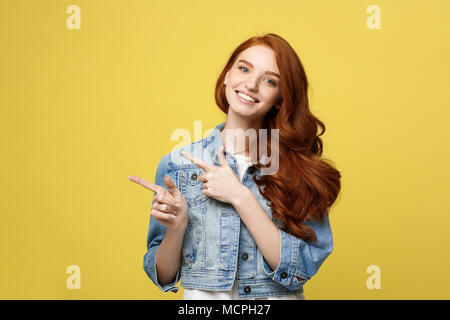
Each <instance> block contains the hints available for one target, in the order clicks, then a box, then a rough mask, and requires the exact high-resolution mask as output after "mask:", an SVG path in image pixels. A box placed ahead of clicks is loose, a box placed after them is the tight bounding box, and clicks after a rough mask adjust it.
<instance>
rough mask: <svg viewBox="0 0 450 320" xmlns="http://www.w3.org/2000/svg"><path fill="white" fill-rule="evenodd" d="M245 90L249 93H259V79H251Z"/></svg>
mask: <svg viewBox="0 0 450 320" xmlns="http://www.w3.org/2000/svg"><path fill="white" fill-rule="evenodd" d="M245 88H246V89H247V90H248V91H254V92H256V91H258V77H254V78H253V79H249V80H248V81H247V83H246V84H245Z"/></svg>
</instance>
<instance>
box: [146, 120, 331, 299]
mask: <svg viewBox="0 0 450 320" xmlns="http://www.w3.org/2000/svg"><path fill="white" fill-rule="evenodd" d="M224 126H225V123H221V124H219V125H218V126H217V127H216V128H215V129H214V130H213V131H212V133H211V134H210V135H209V136H208V137H206V138H204V139H202V140H199V141H197V142H194V143H191V144H190V145H188V146H186V147H183V148H180V149H177V150H174V151H172V152H171V153H169V154H167V155H165V156H163V157H162V159H161V161H160V163H159V165H158V169H157V172H156V178H155V184H157V185H159V186H162V187H164V188H166V186H165V184H164V180H163V178H164V174H168V175H169V177H170V178H171V180H172V181H173V182H174V183H175V184H176V186H177V188H178V189H179V190H180V191H181V193H182V194H183V196H184V198H185V199H186V202H187V204H188V210H189V211H188V212H189V214H188V215H189V217H188V224H187V227H186V231H185V234H184V240H183V249H182V254H181V257H180V258H181V263H180V268H179V269H178V272H177V275H176V277H175V278H174V280H173V282H171V283H169V284H166V285H164V286H162V285H161V284H160V283H159V282H158V277H157V273H156V265H155V256H156V250H157V249H158V247H159V245H160V243H161V241H162V240H163V238H164V233H165V229H166V228H165V227H164V226H163V225H162V224H160V223H159V222H158V221H156V220H155V219H152V218H150V222H149V230H148V236H147V252H146V253H145V255H144V270H145V272H146V274H147V275H148V277H149V278H150V279H151V280H152V281H153V283H154V284H155V285H156V286H157V287H158V288H160V289H161V290H162V291H163V292H168V291H173V292H177V291H178V289H179V288H178V287H175V285H176V284H177V283H178V281H179V280H180V277H181V286H182V287H184V288H196V289H203V290H213V291H217V290H221V291H223V290H231V287H232V285H233V282H234V279H235V277H236V278H237V287H238V292H239V296H240V297H241V298H255V297H268V296H279V295H287V294H295V293H302V292H303V285H304V284H305V283H306V282H307V281H308V280H309V279H311V277H312V276H313V275H315V274H316V273H317V271H318V269H319V267H320V266H321V265H322V263H323V262H324V260H325V259H326V258H327V257H328V256H329V255H330V253H331V252H332V251H333V238H332V233H331V228H330V223H329V217H328V209H327V212H326V214H325V218H324V220H323V221H307V222H305V224H306V225H308V226H309V227H311V228H312V229H313V230H314V232H315V233H316V236H317V241H316V242H306V241H304V240H302V239H300V238H296V237H294V236H292V235H291V234H289V233H287V232H285V231H283V230H282V229H281V223H280V222H279V221H278V220H276V219H273V218H272V212H271V210H272V209H271V208H270V207H269V206H268V201H266V199H264V198H263V197H262V195H261V194H260V192H259V189H258V185H257V184H256V183H255V182H254V181H253V179H252V177H253V175H255V174H256V175H258V176H259V175H260V174H261V173H260V170H258V169H256V168H255V167H253V166H251V167H249V168H248V169H247V170H246V172H245V174H244V177H243V182H242V183H243V184H244V185H245V186H247V187H248V188H249V189H250V190H251V192H252V193H253V194H254V196H255V197H256V199H257V200H258V202H259V203H260V205H261V206H262V208H263V209H264V211H265V212H266V214H267V215H268V216H269V217H270V218H271V219H272V221H273V222H274V224H275V225H276V226H277V227H278V229H279V231H280V236H281V249H280V250H281V252H280V253H281V254H280V257H281V258H280V263H279V265H278V267H277V269H276V270H272V269H271V267H270V266H269V265H268V264H267V262H266V260H265V259H264V257H263V256H262V254H261V251H260V250H259V248H258V247H257V246H256V243H255V241H254V240H253V238H252V236H251V234H250V233H249V231H248V229H247V228H246V226H245V225H244V223H242V221H241V219H240V216H239V214H238V213H237V211H236V210H235V208H234V207H233V206H232V205H231V204H229V203H224V202H221V201H218V200H216V199H214V198H212V197H209V196H207V195H204V194H202V193H201V191H202V189H203V188H202V182H200V181H198V176H200V175H201V174H203V173H204V171H203V170H202V169H200V168H199V167H197V166H196V165H195V164H193V163H192V162H190V161H189V160H188V159H186V158H184V157H183V156H181V154H180V151H181V150H185V151H187V152H189V153H191V154H192V155H194V156H195V157H197V158H200V159H202V160H203V161H205V162H208V163H211V164H215V165H216V166H219V165H220V162H219V159H218V158H217V152H218V150H219V149H220V147H221V146H222V139H221V137H220V131H221V130H222V129H223V127H224ZM225 155H226V159H227V161H228V163H229V165H230V167H231V168H232V169H233V171H234V172H235V173H236V175H237V176H238V177H239V174H238V169H237V163H236V159H235V158H234V156H233V155H232V154H231V153H228V152H227V151H225ZM166 189H167V188H166ZM297 277H300V278H303V280H300V281H299V280H298V279H297Z"/></svg>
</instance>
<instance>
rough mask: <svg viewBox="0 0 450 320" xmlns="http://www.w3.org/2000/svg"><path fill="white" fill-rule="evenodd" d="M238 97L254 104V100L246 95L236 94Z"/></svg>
mask: <svg viewBox="0 0 450 320" xmlns="http://www.w3.org/2000/svg"><path fill="white" fill-rule="evenodd" d="M238 95H239V96H240V97H242V98H244V99H245V100H248V101H250V102H256V100H255V99H253V98H251V97H249V96H247V95H245V94H243V93H241V92H238Z"/></svg>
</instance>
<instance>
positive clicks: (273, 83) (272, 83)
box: [267, 79, 276, 86]
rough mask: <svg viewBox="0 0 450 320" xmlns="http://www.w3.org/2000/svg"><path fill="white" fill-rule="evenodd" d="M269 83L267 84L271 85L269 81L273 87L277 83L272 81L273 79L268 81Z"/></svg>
mask: <svg viewBox="0 0 450 320" xmlns="http://www.w3.org/2000/svg"><path fill="white" fill-rule="evenodd" d="M267 80H268V81H267V83H269V81H270V84H271V85H272V86H274V85H275V84H276V83H275V82H274V81H272V80H271V79H267Z"/></svg>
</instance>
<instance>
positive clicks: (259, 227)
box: [232, 186, 281, 270]
mask: <svg viewBox="0 0 450 320" xmlns="http://www.w3.org/2000/svg"><path fill="white" fill-rule="evenodd" d="M232 205H233V206H234V208H235V209H236V211H237V212H238V213H239V215H240V217H241V219H242V221H243V222H244V224H245V226H246V227H247V229H248V231H249V232H250V234H251V236H252V237H253V239H254V240H255V242H256V245H257V246H258V248H259V250H261V253H262V255H263V256H264V259H265V260H266V261H267V264H268V265H269V266H270V267H271V268H272V270H276V269H277V268H278V265H279V263H280V259H281V257H280V251H281V250H280V247H281V236H280V230H279V229H278V227H277V226H276V225H275V224H274V223H273V222H272V220H271V219H270V218H269V216H268V215H267V214H266V212H265V211H264V209H263V208H262V207H261V205H260V204H259V202H258V200H257V199H256V198H255V196H254V195H253V193H252V192H251V191H250V189H248V188H247V187H245V186H244V188H243V189H242V192H241V193H240V196H239V197H238V198H236V200H235V201H234V202H233V203H232Z"/></svg>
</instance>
